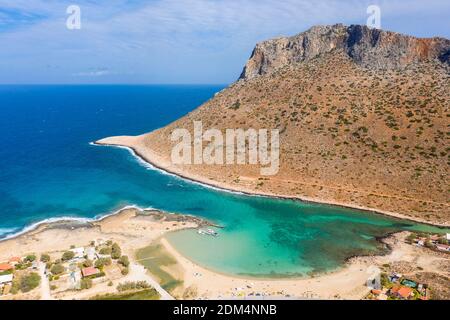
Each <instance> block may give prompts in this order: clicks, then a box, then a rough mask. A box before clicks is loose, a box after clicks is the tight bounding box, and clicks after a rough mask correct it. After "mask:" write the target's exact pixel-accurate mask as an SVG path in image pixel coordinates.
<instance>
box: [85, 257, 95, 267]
mask: <svg viewBox="0 0 450 320" xmlns="http://www.w3.org/2000/svg"><path fill="white" fill-rule="evenodd" d="M82 265H83V267H84V268H87V267H92V266H93V265H94V263H93V262H92V260H89V259H86V260H84V261H83V263H82Z"/></svg>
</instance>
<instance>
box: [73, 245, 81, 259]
mask: <svg viewBox="0 0 450 320" xmlns="http://www.w3.org/2000/svg"><path fill="white" fill-rule="evenodd" d="M70 251H72V252H73V253H74V254H75V256H74V259H81V258H83V257H84V248H83V247H80V248H74V249H70Z"/></svg>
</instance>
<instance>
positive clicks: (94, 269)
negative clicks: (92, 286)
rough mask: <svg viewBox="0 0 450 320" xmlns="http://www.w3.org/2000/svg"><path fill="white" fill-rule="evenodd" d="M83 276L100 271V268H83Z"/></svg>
mask: <svg viewBox="0 0 450 320" xmlns="http://www.w3.org/2000/svg"><path fill="white" fill-rule="evenodd" d="M81 273H82V275H83V277H89V276H93V275H96V274H98V273H100V270H98V269H97V268H94V267H87V268H83V269H82V270H81Z"/></svg>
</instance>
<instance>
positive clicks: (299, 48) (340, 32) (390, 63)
mask: <svg viewBox="0 0 450 320" xmlns="http://www.w3.org/2000/svg"><path fill="white" fill-rule="evenodd" d="M449 48H450V40H448V39H444V38H432V39H419V38H415V37H410V36H405V35H402V34H398V33H395V32H389V31H382V30H378V29H369V28H368V27H366V26H360V25H352V26H349V27H346V26H344V25H342V24H337V25H333V26H315V27H312V28H311V29H309V30H308V31H306V32H303V33H300V34H298V35H295V36H293V37H284V38H277V39H272V40H268V41H264V42H261V43H259V44H257V45H256V47H255V49H254V50H253V53H252V55H251V57H250V59H249V61H248V62H247V65H246V66H245V68H244V70H243V72H242V74H241V76H240V79H251V78H254V77H256V76H258V75H265V74H268V73H271V72H273V71H275V70H277V69H279V68H282V67H283V66H286V65H291V64H293V63H299V62H308V61H310V60H311V59H314V58H316V57H317V56H320V55H323V54H325V53H329V52H331V51H333V50H342V51H343V52H345V54H346V55H347V56H348V57H349V58H350V59H351V60H352V61H353V62H355V63H356V64H358V65H359V66H363V67H366V68H376V69H401V68H405V67H406V66H407V65H409V64H410V63H412V62H423V61H428V60H432V59H438V60H440V61H441V62H444V63H448V64H450V49H449Z"/></svg>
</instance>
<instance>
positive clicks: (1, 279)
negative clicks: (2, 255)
mask: <svg viewBox="0 0 450 320" xmlns="http://www.w3.org/2000/svg"><path fill="white" fill-rule="evenodd" d="M12 281H13V274H12V273H11V274H4V275H2V276H0V284H7V283H10V282H12Z"/></svg>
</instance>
